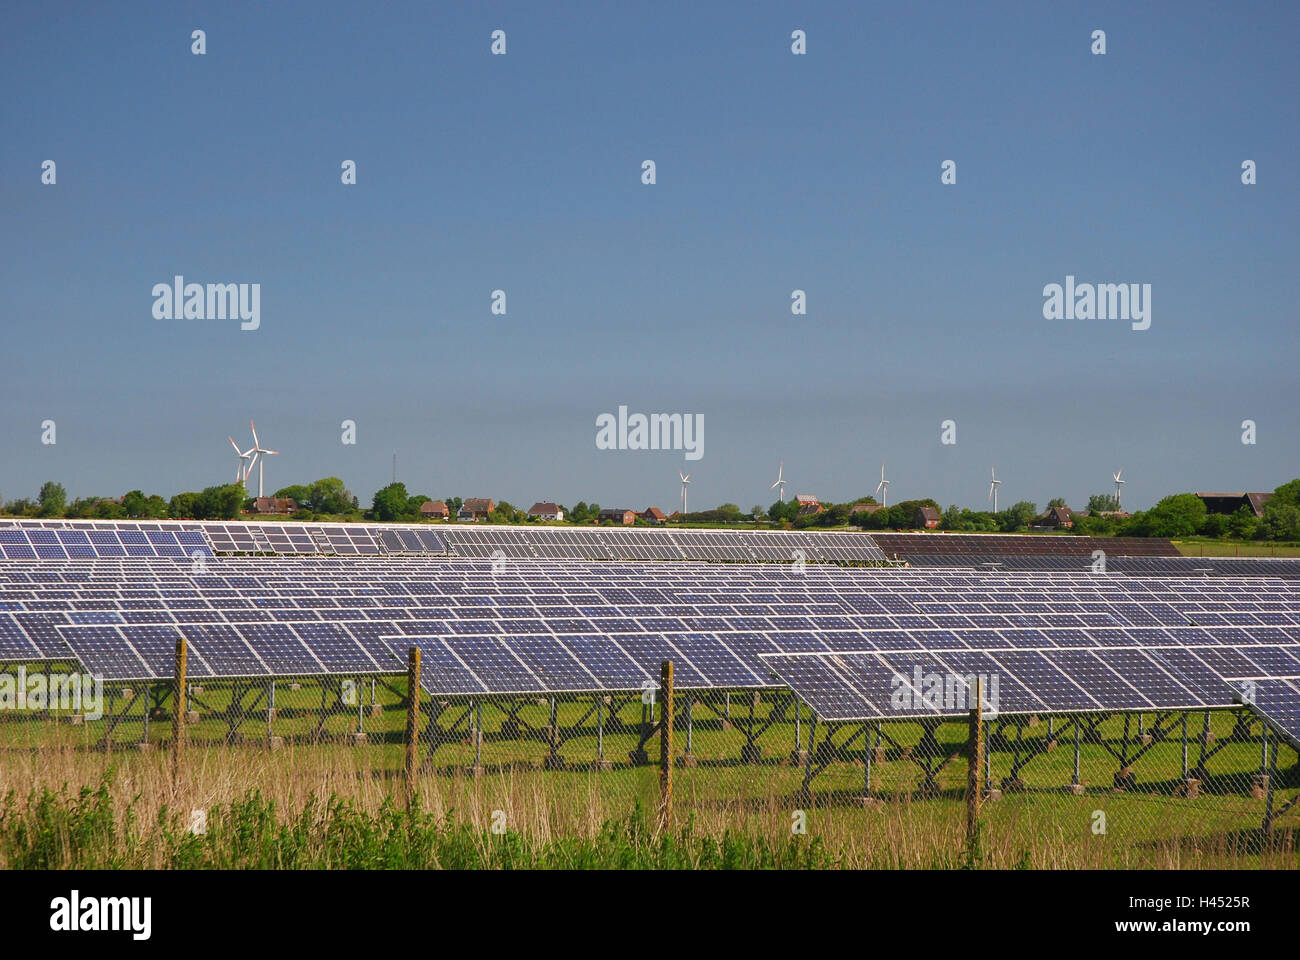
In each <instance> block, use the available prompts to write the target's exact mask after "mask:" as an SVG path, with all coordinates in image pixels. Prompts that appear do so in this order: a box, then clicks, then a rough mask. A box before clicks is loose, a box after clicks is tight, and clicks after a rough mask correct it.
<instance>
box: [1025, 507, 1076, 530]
mask: <svg viewBox="0 0 1300 960" xmlns="http://www.w3.org/2000/svg"><path fill="white" fill-rule="evenodd" d="M1034 525H1035V526H1038V527H1047V528H1049V529H1052V530H1068V529H1070V528H1071V527H1072V526H1074V511H1073V510H1071V509H1070V508H1069V507H1048V509H1047V512H1046V513H1044V514H1043V515H1042V516H1040V517H1039V518H1038V520H1037V522H1036V523H1035V524H1034Z"/></svg>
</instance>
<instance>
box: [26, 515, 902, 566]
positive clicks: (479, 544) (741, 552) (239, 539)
mask: <svg viewBox="0 0 1300 960" xmlns="http://www.w3.org/2000/svg"><path fill="white" fill-rule="evenodd" d="M13 522H14V523H15V524H16V525H17V526H16V527H15V528H16V529H26V528H35V527H37V526H39V527H41V528H52V527H56V526H58V527H61V526H63V525H67V526H68V527H69V528H83V529H88V530H89V529H98V530H111V529H117V528H116V527H115V526H114V523H115V522H114V521H98V522H91V521H80V522H79V521H58V520H45V521H35V522H33V521H26V520H19V521H13ZM151 526H158V527H159V528H160V529H167V527H162V526H161V525H151V524H139V523H126V522H123V523H122V528H126V527H130V528H132V529H134V528H136V527H142V528H147V527H151ZM180 526H182V528H183V529H185V530H187V531H199V532H202V533H204V534H205V535H206V536H207V537H208V538H209V539H210V542H211V546H212V548H213V549H214V550H216V551H217V552H218V553H271V554H319V553H325V554H339V555H361V556H377V555H381V554H428V553H432V554H447V553H452V554H455V555H458V556H464V557H490V556H493V555H494V554H500V555H504V556H507V557H515V558H555V559H562V558H568V559H627V560H638V559H639V560H655V559H658V560H682V559H697V560H727V561H746V560H748V561H756V560H763V561H778V562H787V563H788V562H792V561H795V560H799V559H803V560H806V561H811V562H819V561H830V562H836V561H839V562H853V561H873V562H883V561H884V559H885V555H884V554H883V553H882V552H881V551H880V549H879V548H878V547H877V546H876V545H875V543H874V542H873V541H872V540H871V538H870V537H869V536H867V535H866V534H853V533H822V532H803V531H752V530H622V529H617V528H603V529H602V528H592V529H585V528H575V527H569V528H550V527H506V526H493V527H456V526H440V527H438V528H436V529H435V528H433V527H430V526H428V525H421V526H397V525H394V526H383V527H357V526H352V525H344V524H335V525H323V524H274V523H239V524H236V523H215V522H213V523H208V522H186V523H184V524H182V525H180ZM24 559H32V558H24Z"/></svg>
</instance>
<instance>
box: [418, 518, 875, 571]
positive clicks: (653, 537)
mask: <svg viewBox="0 0 1300 960" xmlns="http://www.w3.org/2000/svg"><path fill="white" fill-rule="evenodd" d="M440 532H441V533H442V535H443V536H444V537H445V538H446V540H447V544H448V547H449V548H450V551H451V553H453V554H454V555H456V556H461V557H490V556H492V555H493V554H497V553H499V554H503V555H504V556H506V557H512V558H526V559H537V560H542V559H579V560H705V561H732V562H740V563H757V562H776V563H790V562H792V561H795V560H800V559H802V560H804V561H805V562H808V563H854V562H858V563H860V562H872V563H882V562H884V561H885V555H884V553H882V552H881V550H880V548H879V547H877V546H876V544H875V542H874V541H873V540H872V539H871V537H870V536H868V535H867V534H863V533H827V532H814V531H804V530H708V529H693V528H689V527H684V528H680V529H655V528H648V527H641V528H619V527H605V528H600V527H597V528H588V527H548V526H536V527H520V526H514V527H493V526H484V527H468V526H456V527H444V528H440Z"/></svg>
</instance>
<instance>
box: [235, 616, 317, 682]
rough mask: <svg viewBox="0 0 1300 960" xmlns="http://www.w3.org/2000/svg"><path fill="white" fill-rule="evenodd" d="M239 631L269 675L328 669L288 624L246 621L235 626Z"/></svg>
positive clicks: (299, 674)
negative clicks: (238, 626)
mask: <svg viewBox="0 0 1300 960" xmlns="http://www.w3.org/2000/svg"><path fill="white" fill-rule="evenodd" d="M322 626H323V624H322ZM239 634H240V636H241V637H243V638H244V642H245V643H247V644H248V646H249V648H250V649H252V651H253V652H254V653H255V654H257V657H258V659H259V660H261V661H262V663H264V664H265V665H266V669H267V670H268V671H269V672H270V673H271V674H272V675H273V676H283V677H291V676H311V675H316V674H321V673H328V672H329V671H328V670H326V669H325V668H324V667H323V666H321V663H320V661H319V660H317V659H316V658H315V657H314V656H312V654H311V651H309V650H308V649H307V648H306V646H304V645H303V642H302V640H300V639H299V638H298V634H296V633H294V632H293V630H292V628H290V627H289V626H288V624H284V623H247V624H244V625H242V626H241V627H240V628H239Z"/></svg>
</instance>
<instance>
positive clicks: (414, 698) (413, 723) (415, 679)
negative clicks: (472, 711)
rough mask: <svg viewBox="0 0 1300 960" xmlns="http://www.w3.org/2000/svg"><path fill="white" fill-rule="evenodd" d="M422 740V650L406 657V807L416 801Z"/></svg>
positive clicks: (413, 650)
mask: <svg viewBox="0 0 1300 960" xmlns="http://www.w3.org/2000/svg"><path fill="white" fill-rule="evenodd" d="M419 740H420V648H419V647H411V648H410V650H409V651H408V652H407V655H406V766H405V773H406V776H405V780H406V805H407V807H408V808H409V807H410V806H411V804H412V802H413V801H414V800H415V770H416V757H417V751H416V746H417V745H418V743H419Z"/></svg>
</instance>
